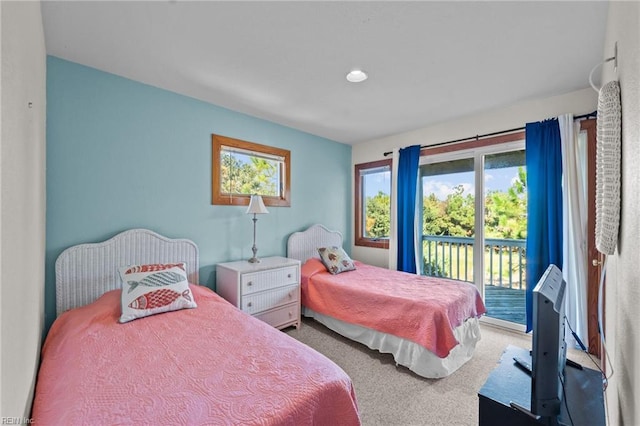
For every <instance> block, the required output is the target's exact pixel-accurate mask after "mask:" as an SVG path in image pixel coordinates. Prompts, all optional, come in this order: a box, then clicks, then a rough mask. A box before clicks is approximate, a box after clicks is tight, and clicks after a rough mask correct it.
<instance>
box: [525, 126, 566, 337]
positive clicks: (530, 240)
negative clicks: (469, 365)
mask: <svg viewBox="0 0 640 426" xmlns="http://www.w3.org/2000/svg"><path fill="white" fill-rule="evenodd" d="M525 131H526V145H525V146H526V164H527V193H528V201H527V254H526V257H527V273H526V276H527V290H526V311H527V332H529V331H531V326H532V320H533V311H532V308H533V297H532V296H533V288H534V287H535V286H536V284H537V283H538V280H539V279H540V277H542V274H543V273H544V271H545V270H546V269H547V267H548V266H549V264H551V263H553V264H555V265H556V266H558V267H559V268H561V267H562V150H561V145H560V127H559V126H558V120H557V119H552V120H546V121H542V122H538V123H527V125H526V128H525Z"/></svg>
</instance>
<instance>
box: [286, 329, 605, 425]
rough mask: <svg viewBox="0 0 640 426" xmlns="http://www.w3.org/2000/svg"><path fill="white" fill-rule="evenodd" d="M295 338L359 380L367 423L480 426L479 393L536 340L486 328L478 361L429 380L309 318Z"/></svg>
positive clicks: (582, 357)
mask: <svg viewBox="0 0 640 426" xmlns="http://www.w3.org/2000/svg"><path fill="white" fill-rule="evenodd" d="M286 333H287V334H289V335H290V336H291V337H293V338H295V339H297V340H299V341H301V342H303V343H305V344H306V345H308V346H310V347H312V348H314V349H315V350H317V351H318V352H320V353H322V354H324V355H325V356H326V357H327V358H329V359H331V360H332V361H334V362H335V363H336V364H338V365H339V366H340V367H342V369H343V370H344V371H345V372H346V373H347V374H348V375H349V376H350V377H351V380H352V381H353V384H354V387H355V390H356V397H357V399H358V408H359V410H360V417H361V420H362V424H363V425H365V426H377V425H384V426H389V425H469V426H471V425H477V424H478V390H480V388H481V387H482V385H483V384H484V382H485V380H486V379H487V377H488V375H489V373H490V372H491V371H492V370H493V369H494V368H495V367H496V364H497V362H498V360H499V359H500V356H501V354H502V351H503V350H504V349H505V348H506V347H507V346H508V345H514V346H519V347H522V348H528V349H530V348H531V335H530V334H524V333H515V332H510V331H508V330H504V329H500V328H495V327H492V326H488V325H484V324H482V325H481V333H482V339H481V340H480V342H478V345H477V346H476V351H475V354H474V356H473V358H472V359H471V360H470V361H469V362H467V363H466V364H465V365H463V366H462V367H461V368H460V369H458V370H457V371H455V372H454V373H453V374H451V375H450V376H448V377H445V378H442V379H425V378H423V377H420V376H418V375H416V374H414V373H413V372H411V371H410V370H408V369H407V368H405V367H402V366H396V363H395V361H394V359H393V356H392V355H390V354H381V353H379V352H378V351H374V350H371V349H369V348H367V347H366V346H364V345H362V344H360V343H356V342H353V341H351V340H348V339H346V338H344V337H342V336H341V335H339V334H337V333H334V332H333V331H331V330H329V329H327V328H326V327H324V326H323V325H321V324H319V323H317V322H315V321H313V320H311V319H308V318H304V319H303V324H302V327H300V329H299V330H295V329H293V328H291V329H288V330H286ZM568 357H569V358H571V359H572V360H574V361H576V362H579V363H581V364H583V365H585V366H588V367H590V368H594V366H593V364H592V363H591V361H590V360H589V359H588V358H587V356H586V354H584V353H582V352H579V351H569V354H568Z"/></svg>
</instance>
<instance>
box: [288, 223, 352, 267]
mask: <svg viewBox="0 0 640 426" xmlns="http://www.w3.org/2000/svg"><path fill="white" fill-rule="evenodd" d="M327 246H340V247H342V234H341V233H340V232H338V231H330V230H328V229H327V228H325V227H324V226H322V225H311V226H310V227H309V228H307V229H306V230H304V231H300V232H294V233H293V234H291V235H289V239H288V240H287V257H290V258H292V259H298V260H299V261H300V262H302V263H304V262H305V261H306V260H307V259H309V258H312V257H315V258H320V256H319V255H318V247H327Z"/></svg>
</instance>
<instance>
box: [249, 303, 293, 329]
mask: <svg viewBox="0 0 640 426" xmlns="http://www.w3.org/2000/svg"><path fill="white" fill-rule="evenodd" d="M299 315H300V304H299V303H292V304H290V305H285V306H282V307H280V308H276V309H273V310H270V311H267V312H263V313H261V314H257V315H255V317H256V318H258V319H260V320H262V321H264V322H266V323H268V324H271V325H272V326H274V327H276V328H278V327H281V326H283V325H285V324H291V323H294V322H297V321H298V318H299Z"/></svg>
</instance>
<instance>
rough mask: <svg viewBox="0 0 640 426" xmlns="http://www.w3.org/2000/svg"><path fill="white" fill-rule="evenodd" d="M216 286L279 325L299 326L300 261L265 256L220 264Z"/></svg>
mask: <svg viewBox="0 0 640 426" xmlns="http://www.w3.org/2000/svg"><path fill="white" fill-rule="evenodd" d="M216 289H217V292H218V294H219V295H220V296H222V297H224V298H225V299H226V300H228V301H229V302H231V303H233V304H234V305H235V306H236V307H238V308H239V309H241V310H243V311H244V312H246V313H248V314H250V315H253V316H254V317H256V318H258V319H261V320H262V321H264V322H266V323H267V324H270V325H272V326H274V327H276V328H280V329H282V328H285V327H288V326H290V325H295V326H296V328H300V261H299V260H295V259H288V258H286V257H265V258H262V259H260V263H249V262H248V261H246V260H240V261H237V262H227V263H218V264H217V265H216Z"/></svg>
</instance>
